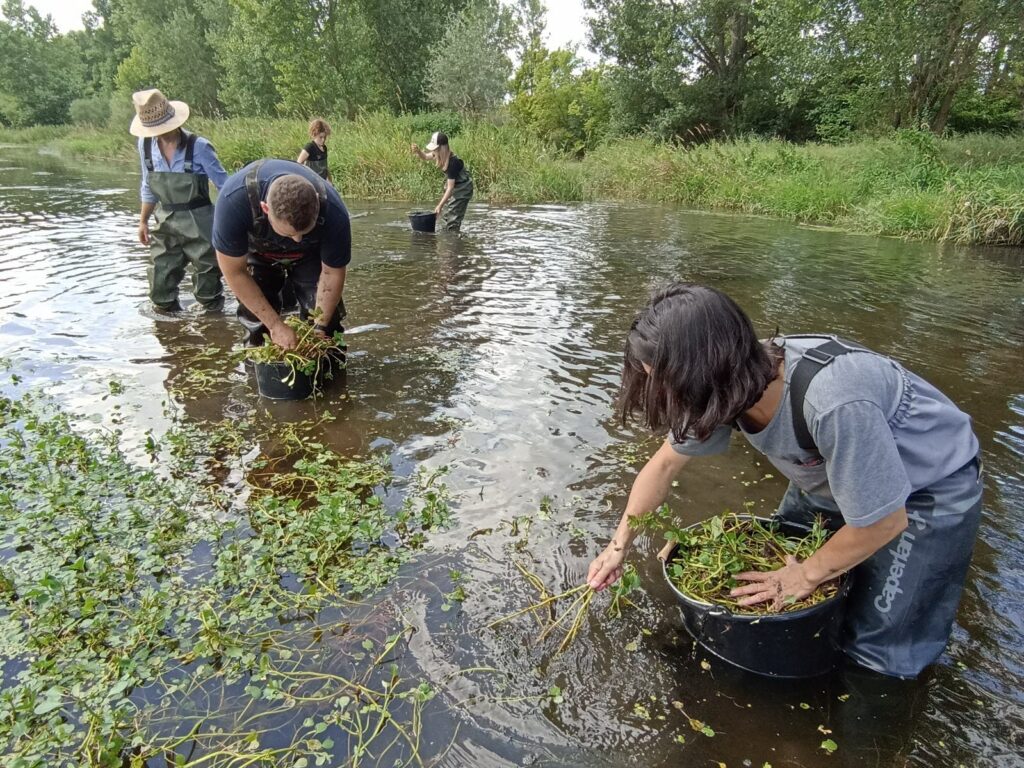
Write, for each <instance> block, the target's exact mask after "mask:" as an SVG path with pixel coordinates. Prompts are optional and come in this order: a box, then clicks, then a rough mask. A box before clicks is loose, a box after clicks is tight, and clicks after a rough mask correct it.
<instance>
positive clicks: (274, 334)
mask: <svg viewBox="0 0 1024 768" xmlns="http://www.w3.org/2000/svg"><path fill="white" fill-rule="evenodd" d="M270 340H271V341H272V342H274V343H275V344H277V346H279V347H281V349H295V347H296V346H298V343H299V337H298V335H296V333H295V331H294V329H292V327H291V326H290V325H285V323H284V322H282V321H281V320H280V318H279V319H278V321H277V323H276V324H275V325H273V326H272V327H271V328H270Z"/></svg>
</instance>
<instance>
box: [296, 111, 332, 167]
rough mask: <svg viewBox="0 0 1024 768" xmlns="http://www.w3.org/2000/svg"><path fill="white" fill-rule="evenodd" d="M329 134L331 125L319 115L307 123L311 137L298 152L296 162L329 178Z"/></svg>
mask: <svg viewBox="0 0 1024 768" xmlns="http://www.w3.org/2000/svg"><path fill="white" fill-rule="evenodd" d="M330 135H331V126H329V125H328V124H327V121H326V120H321V119H320V118H319V117H318V118H317V119H316V120H314V121H313V122H311V123H310V124H309V138H311V139H312V141H311V142H309V143H308V144H307V145H306V146H304V147H303V148H302V151H301V152H299V156H298V158H297V159H296V162H298V163H302V164H303V165H306V166H309V168H310V169H312V170H313V172H314V173H316V174H318V175H319V176H320V178H322V179H326V180H327V181H330V180H331V170H330V168H328V167H327V137H328V136H330Z"/></svg>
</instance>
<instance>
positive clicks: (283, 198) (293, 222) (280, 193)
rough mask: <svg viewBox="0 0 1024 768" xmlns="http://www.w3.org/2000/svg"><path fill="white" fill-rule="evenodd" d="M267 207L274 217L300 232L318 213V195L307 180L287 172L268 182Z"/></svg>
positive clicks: (314, 219) (313, 220) (309, 224)
mask: <svg viewBox="0 0 1024 768" xmlns="http://www.w3.org/2000/svg"><path fill="white" fill-rule="evenodd" d="M267 208H269V209H270V212H271V213H272V214H273V215H274V217H275V218H278V219H281V220H282V221H284V222H286V223H287V224H288V225H289V226H291V227H294V228H295V229H296V230H298V231H299V232H302V231H303V230H305V229H308V228H309V227H310V226H311V225H312V224H313V223H314V222H315V221H316V217H317V215H319V213H320V197H319V196H318V195H317V193H316V187H314V186H313V185H312V184H311V183H310V182H309V181H308V180H306V179H304V178H302V177H301V176H299V175H298V174H296V173H289V174H287V175H285V176H278V177H277V178H276V179H274V180H273V181H272V182H271V183H270V188H269V189H268V190H267Z"/></svg>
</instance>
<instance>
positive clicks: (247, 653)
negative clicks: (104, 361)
mask: <svg viewBox="0 0 1024 768" xmlns="http://www.w3.org/2000/svg"><path fill="white" fill-rule="evenodd" d="M304 432H305V428H304V427H300V426H298V425H291V426H290V427H289V428H288V429H285V430H281V431H280V433H279V435H280V439H278V440H272V439H270V437H271V435H269V434H262V435H261V434H260V433H259V432H258V431H255V430H254V428H253V427H252V425H251V423H250V422H249V421H248V420H246V419H241V420H237V421H234V422H231V421H225V422H220V423H216V424H202V425H185V426H183V427H181V428H180V429H177V430H173V431H172V432H171V433H169V434H168V435H166V436H164V437H162V438H161V439H160V441H159V443H158V442H157V441H156V440H155V439H153V438H152V436H151V435H150V436H149V437H150V440H149V441H148V443H147V444H148V450H149V451H150V452H151V454H152V456H154V457H156V458H157V459H158V460H159V472H158V471H147V470H143V469H141V468H140V467H138V466H136V465H134V464H133V463H131V462H130V461H129V460H128V459H127V458H126V457H125V456H124V454H123V453H122V452H121V451H120V449H119V445H118V439H119V435H118V433H109V432H102V431H99V430H96V429H93V430H92V431H90V432H80V431H76V424H75V422H74V421H73V420H72V419H71V418H70V417H69V416H68V415H67V414H64V413H61V412H59V411H57V410H56V409H54V408H53V407H52V406H51V405H50V404H48V403H47V402H46V401H44V400H42V399H40V398H38V397H35V396H31V395H27V396H24V397H22V398H20V399H9V398H0V535H2V538H3V541H4V544H5V547H6V550H7V553H8V554H7V555H6V556H5V562H4V563H3V567H2V569H0V656H2V657H3V658H4V659H5V660H6V661H7V662H8V670H9V671H8V672H6V673H5V678H4V681H3V682H4V687H3V690H2V691H0V746H2V747H3V749H4V753H5V754H6V755H7V758H6V761H5V764H6V765H11V766H18V767H19V768H30V767H31V768H35V767H36V766H64V765H68V766H70V765H93V766H108V765H109V766H122V765H132V766H139V767H140V768H141V766H144V765H145V764H146V761H147V760H150V759H160V760H167V761H168V763H173V764H175V765H191V764H195V765H203V766H221V765H223V766H228V765H243V764H245V765H268V766H269V765H280V764H292V765H297V764H299V763H300V762H301V761H306V762H307V763H308V764H325V763H327V762H330V761H331V760H332V757H331V756H332V755H333V752H332V748H333V741H332V739H331V738H330V737H328V736H327V735H325V734H324V733H323V731H324V729H331V730H332V731H333V732H337V731H339V730H340V731H341V732H344V733H347V734H348V736H346V739H348V742H347V743H349V744H350V745H357V746H358V749H355V748H353V749H354V751H353V752H352V753H350V754H348V757H347V758H346V760H347V762H346V763H345V764H347V765H356V764H362V763H366V762H368V761H370V758H369V757H368V755H371V754H372V755H377V756H378V757H380V758H381V759H387V760H388V764H391V762H393V761H394V760H399V762H401V761H406V760H407V761H408V762H409V763H418V762H420V758H419V756H418V753H419V744H420V741H419V735H420V732H421V731H420V727H421V720H420V714H419V712H420V710H421V708H422V706H423V704H424V703H425V702H426V701H428V700H429V698H430V693H429V691H427V690H424V689H423V686H422V685H421V684H419V683H416V682H415V681H410V682H409V683H405V682H404V681H400V680H399V679H398V678H397V676H396V674H392V675H391V676H390V677H388V678H385V679H384V680H382V681H380V682H376V683H372V684H371V680H370V676H371V675H375V674H376V672H375V667H376V665H378V664H379V663H380V662H381V660H382V659H383V656H384V652H385V651H387V648H388V645H389V644H388V643H385V648H384V650H383V651H382V653H381V654H380V655H378V656H376V657H375V658H374V659H373V660H372V663H371V664H370V666H369V667H367V668H366V669H365V670H363V671H358V670H356V671H354V673H353V674H352V675H350V676H349V677H348V678H345V680H344V681H343V680H341V679H340V678H339V676H338V675H337V674H335V673H325V672H323V671H322V670H321V669H318V668H316V667H315V665H312V660H311V659H307V658H306V656H308V655H309V654H307V653H305V652H303V651H302V644H303V643H306V642H308V641H307V640H305V639H300V638H305V637H306V635H305V634H304V632H309V633H312V635H313V636H316V635H318V634H323V633H327V632H336V631H341V630H336V629H334V628H325V629H318V628H317V627H316V625H315V624H314V623H313V617H315V616H316V615H317V614H318V613H319V612H320V611H321V610H323V609H324V608H325V607H332V606H333V607H337V606H339V605H340V606H344V605H346V604H348V603H346V601H349V600H351V598H352V597H356V596H360V595H366V594H369V593H370V592H372V591H373V590H375V589H377V588H379V587H380V586H382V585H383V584H385V583H386V582H387V581H388V580H389V579H390V578H392V577H393V576H394V575H395V573H396V572H397V568H398V565H399V564H400V563H402V562H405V561H406V560H408V559H409V558H410V557H411V556H412V553H413V552H414V551H415V548H416V547H418V546H420V545H421V544H422V543H423V541H424V539H425V536H426V534H427V533H428V532H429V531H430V530H431V529H432V528H433V527H436V526H437V525H440V524H443V522H444V521H445V520H447V519H448V516H449V513H448V510H447V493H446V490H445V488H444V486H443V484H442V483H441V482H440V477H441V476H442V474H443V471H442V470H434V471H430V472H427V471H422V472H418V473H417V474H416V475H414V476H413V477H412V478H411V479H410V481H409V482H408V483H407V484H406V494H405V499H404V501H403V502H402V504H401V506H400V507H399V508H398V509H396V510H394V511H390V510H389V509H388V506H387V505H385V504H384V502H383V499H382V498H381V497H380V496H378V495H377V494H376V493H375V489H377V488H383V487H387V486H390V485H391V484H392V478H391V475H390V472H389V471H388V468H387V466H386V464H385V462H384V461H383V460H382V459H380V458H374V459H370V460H368V461H352V460H348V459H345V458H343V457H341V456H338V455H337V454H334V453H332V452H330V451H327V450H325V449H324V448H323V446H321V445H319V444H317V443H316V442H315V441H312V440H310V439H308V437H307V438H306V439H303V438H304ZM285 433H287V434H285ZM254 441H255V442H260V443H263V444H265V445H271V444H276V445H278V446H279V447H280V448H282V450H283V451H284V453H282V454H280V455H275V456H273V457H271V456H269V455H264V456H263V457H262V458H260V459H257V460H252V459H249V458H244V457H246V456H248V454H249V453H250V449H251V446H252V444H253V442H254ZM239 474H240V475H241V476H242V477H245V478H246V479H245V481H244V482H243V487H241V488H240V487H238V485H237V483H238V480H237V479H230V478H232V477H233V476H235V477H236V478H237V476H239ZM225 483H231V484H232V485H230V486H225V485H224V484H225ZM204 552H206V553H208V554H205V555H204V554H203V553H204ZM296 581H297V582H298V584H299V586H298V588H296V587H295V582H296ZM296 622H298V625H300V626H302V627H303V633H298V632H290V631H288V630H286V629H285V627H286V626H287V625H289V624H293V623H296ZM395 637H396V638H397V637H399V636H395ZM395 642H397V639H396V640H395ZM288 646H295V647H294V648H289V647H288ZM391 647H393V644H392V645H391ZM374 679H376V678H374ZM245 680H248V681H249V682H248V684H247V685H246V690H247V691H250V692H252V693H253V694H256V693H257V692H258V697H259V700H260V701H266V702H283V703H280V704H279V705H278V704H275V705H274V706H272V707H271V708H270V709H267V708H266V707H265V706H264V705H261V706H260V707H257V708H256V710H255V711H254V710H253V709H252V705H250V704H248V703H245V702H239V701H238V700H237V691H239V690H240V687H239V686H240V684H241V681H245ZM218 690H220V693H219V698H218V697H214V696H213V693H214V692H217V691H218ZM140 691H145V692H150V694H147V695H146V696H145V697H143V698H139V696H138V692H140ZM325 691H329V693H326V692H325ZM152 692H160V693H159V695H158V696H157V697H156V699H153V698H152ZM247 695H248V694H247ZM196 697H198V703H197V699H196ZM232 697H234V698H232ZM346 697H347V699H346ZM147 700H149V701H158V703H149V704H147V703H146V701H147ZM203 701H205V702H206V706H207V707H208V710H205V711H203V709H202V706H203V705H202V703H201V702H203ZM325 702H326V703H328V704H331V703H332V702H333V704H334V707H335V710H337V712H336V715H335V716H334V718H333V719H330V720H328V719H327V718H318V719H316V722H314V723H313V724H312V725H311V726H310V727H309V728H305V727H297V726H288V727H289V728H291V729H292V730H291V733H292V735H293V739H292V740H291V743H286V742H287V741H288V740H287V739H282V738H280V737H278V738H276V739H275V740H274V743H275V744H282V745H283V746H277V747H274V748H273V749H270V748H268V747H263V746H261V745H260V738H261V734H262V733H263V732H266V731H267V730H268V729H272V728H273V727H278V728H279V724H277V725H276V726H275V725H274V724H275V721H274V717H275V716H279V715H281V713H282V712H283V711H284V710H280V709H278V708H277V707H278V706H280V707H284V706H287V707H288V708H295V709H296V711H297V710H298V708H310V709H311V710H313V711H316V710H318V709H319V708H320V707H321V706H322V705H324V703H325ZM175 705H177V708H176V707H175ZM267 706H270V705H267ZM289 711H290V709H289ZM190 713H194V714H190ZM275 713H276V714H275ZM232 717H234V718H235V720H236V721H235V722H233V723H230V727H224V723H225V722H226V721H229V720H231V718H232ZM370 724H372V725H370ZM359 745H361V746H359ZM394 745H398V747H395V746H394ZM399 748H400V749H399ZM393 749H398V750H399V752H400V753H401V754H399V752H396V751H389V750H393ZM356 752H358V754H359V755H361V757H359V758H358V759H357V758H356V757H355V754H356ZM385 755H387V756H389V757H387V758H385ZM402 755H404V757H402ZM399 758H401V759H399ZM333 764H338V763H337V762H334V763H333Z"/></svg>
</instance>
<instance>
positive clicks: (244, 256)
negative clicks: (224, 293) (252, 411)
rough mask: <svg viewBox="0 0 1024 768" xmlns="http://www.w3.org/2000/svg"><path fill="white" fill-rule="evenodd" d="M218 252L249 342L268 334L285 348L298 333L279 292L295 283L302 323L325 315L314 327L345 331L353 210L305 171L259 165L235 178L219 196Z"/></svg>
mask: <svg viewBox="0 0 1024 768" xmlns="http://www.w3.org/2000/svg"><path fill="white" fill-rule="evenodd" d="M213 247H214V248H215V249H216V250H217V263H218V264H219V265H220V269H221V272H222V273H223V274H224V279H225V280H226V281H227V284H228V287H230V288H231V290H232V291H233V292H234V294H235V296H236V297H238V319H239V321H240V322H241V323H242V325H243V326H244V327H245V329H246V331H248V338H247V340H246V341H247V343H248V344H249V345H251V346H259V345H260V344H262V343H263V342H264V337H265V335H266V334H269V335H270V338H271V340H272V341H273V342H274V343H275V344H278V345H279V346H281V347H284V348H285V349H291V348H293V347H294V346H295V344H296V341H297V339H296V336H295V331H293V330H292V329H291V328H289V327H288V326H287V325H285V324H284V322H283V321H282V320H281V315H280V311H281V290H282V288H284V287H285V286H286V285H289V284H290V286H291V288H292V289H293V290H294V292H295V296H296V298H297V299H298V303H299V312H300V315H301V316H302V317H303V318H305V317H308V316H309V315H310V313H311V312H312V311H313V309H314V308H315V309H318V310H320V313H319V316H320V320H319V322H318V324H317V330H319V331H320V332H322V333H324V334H326V335H328V336H330V335H331V334H333V333H334V332H335V331H338V330H342V328H341V320H342V318H344V316H345V303H344V301H342V291H343V290H344V288H345V269H346V267H347V265H348V263H349V261H351V260H352V231H351V229H350V227H349V216H348V211H347V210H346V208H345V204H344V203H343V202H342V200H341V197H340V196H339V195H338V193H337V191H336V190H335V189H334V187H332V186H331V185H329V184H325V183H324V181H323V179H321V178H320V177H319V176H317V174H316V173H314V172H313V171H311V170H310V169H309V168H306V167H305V166H302V165H299V164H298V163H293V162H291V161H289V160H258V161H256V162H255V163H251V164H249V165H247V166H246V167H244V168H242V170H240V171H238V172H237V173H235V174H234V175H233V176H231V177H230V178H229V179H228V180H227V182H226V183H225V184H224V188H223V189H222V190H221V192H220V196H219V197H218V198H217V206H216V209H215V211H214V219H213Z"/></svg>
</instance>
